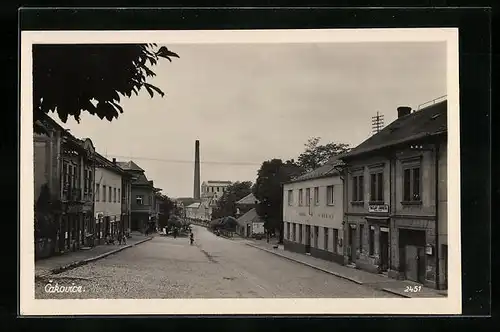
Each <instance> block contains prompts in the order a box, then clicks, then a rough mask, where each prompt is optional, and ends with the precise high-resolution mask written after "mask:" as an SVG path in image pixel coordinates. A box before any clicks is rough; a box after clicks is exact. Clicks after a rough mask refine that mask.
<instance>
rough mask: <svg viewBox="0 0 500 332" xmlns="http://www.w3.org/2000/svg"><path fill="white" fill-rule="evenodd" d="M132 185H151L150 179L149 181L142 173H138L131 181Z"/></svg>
mask: <svg viewBox="0 0 500 332" xmlns="http://www.w3.org/2000/svg"><path fill="white" fill-rule="evenodd" d="M132 185H146V186H153V183H152V181H149V180H148V178H147V177H146V175H144V173H141V174H139V175H138V176H137V177H136V178H135V179H134V180H133V181H132Z"/></svg>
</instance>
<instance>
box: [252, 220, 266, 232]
mask: <svg viewBox="0 0 500 332" xmlns="http://www.w3.org/2000/svg"><path fill="white" fill-rule="evenodd" d="M252 233H253V234H264V223H263V222H254V223H252Z"/></svg>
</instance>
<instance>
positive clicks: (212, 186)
mask: <svg viewBox="0 0 500 332" xmlns="http://www.w3.org/2000/svg"><path fill="white" fill-rule="evenodd" d="M230 185H231V181H203V183H202V184H201V198H202V199H203V198H204V197H215V198H216V199H219V198H221V197H222V194H223V193H224V191H225V190H226V188H227V187H228V186H230Z"/></svg>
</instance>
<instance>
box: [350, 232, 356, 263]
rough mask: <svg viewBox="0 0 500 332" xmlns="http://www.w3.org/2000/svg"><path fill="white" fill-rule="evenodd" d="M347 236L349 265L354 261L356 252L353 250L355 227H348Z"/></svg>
mask: <svg viewBox="0 0 500 332" xmlns="http://www.w3.org/2000/svg"><path fill="white" fill-rule="evenodd" d="M348 231H349V236H348V240H349V243H348V246H349V263H352V262H354V261H355V255H356V250H355V249H354V241H355V239H356V225H353V224H351V225H349V230H348Z"/></svg>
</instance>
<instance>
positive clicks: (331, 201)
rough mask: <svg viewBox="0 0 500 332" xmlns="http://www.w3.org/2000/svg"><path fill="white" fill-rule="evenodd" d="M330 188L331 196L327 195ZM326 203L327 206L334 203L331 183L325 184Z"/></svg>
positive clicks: (333, 190) (333, 188) (333, 189)
mask: <svg viewBox="0 0 500 332" xmlns="http://www.w3.org/2000/svg"><path fill="white" fill-rule="evenodd" d="M330 189H331V197H330V195H329V194H330ZM330 198H331V199H330ZM326 205H328V206H333V205H335V186H334V185H333V184H332V185H328V186H326Z"/></svg>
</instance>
